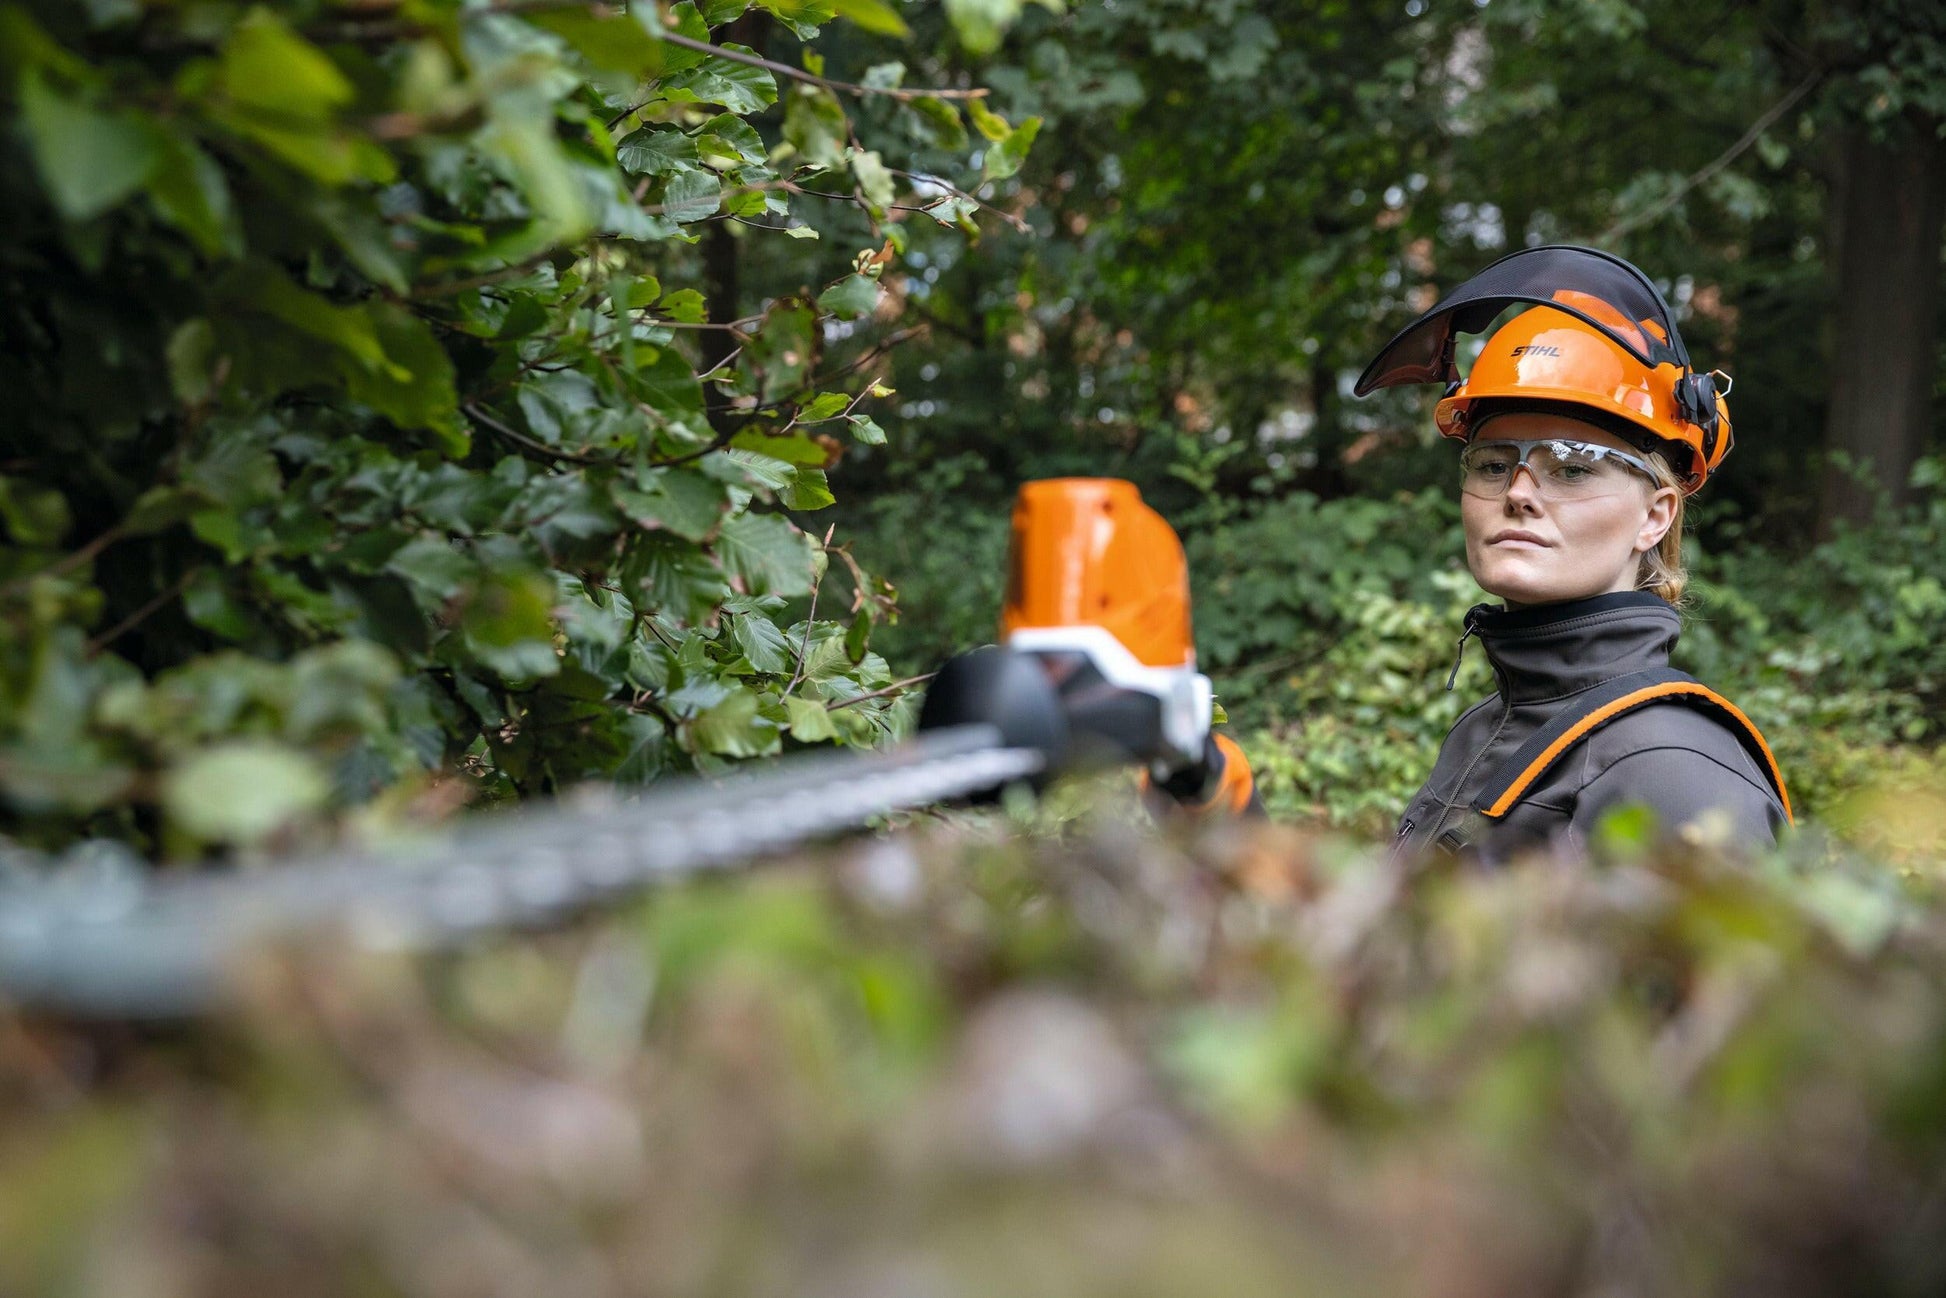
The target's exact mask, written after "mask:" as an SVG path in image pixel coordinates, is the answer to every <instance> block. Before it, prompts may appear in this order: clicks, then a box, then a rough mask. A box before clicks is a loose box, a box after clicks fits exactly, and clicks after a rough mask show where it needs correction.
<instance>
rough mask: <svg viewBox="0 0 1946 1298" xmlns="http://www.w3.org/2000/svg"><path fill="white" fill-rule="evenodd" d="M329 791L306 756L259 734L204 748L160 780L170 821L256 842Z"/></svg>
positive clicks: (205, 835) (212, 839) (198, 833)
mask: <svg viewBox="0 0 1946 1298" xmlns="http://www.w3.org/2000/svg"><path fill="white" fill-rule="evenodd" d="M330 796H331V782H330V781H329V780H328V779H326V778H325V775H324V773H323V772H322V771H320V770H319V769H318V767H317V764H316V763H315V762H313V761H312V760H311V758H310V757H308V756H307V755H305V754H304V753H302V752H299V751H298V750H297V749H295V748H290V747H288V746H286V745H283V744H277V743H270V742H266V741H263V740H239V741H236V742H232V743H225V744H219V745H217V746H215V747H213V748H208V749H205V750H204V751H202V752H200V753H198V754H197V755H196V756H194V757H192V758H191V759H190V760H189V761H187V762H185V763H184V764H183V765H181V766H179V767H177V768H176V769H175V770H173V771H171V772H170V773H169V775H168V777H167V778H166V779H165V780H164V781H163V785H162V806H163V810H164V811H165V812H166V813H167V814H168V816H169V821H170V824H171V826H172V827H173V828H175V829H177V830H179V831H180V832H182V833H184V834H187V835H188V836H189V837H191V838H193V839H195V840H197V841H199V842H205V843H236V844H249V843H257V842H261V841H263V840H264V839H266V838H269V837H270V836H271V835H272V834H275V833H276V832H277V831H278V830H280V829H283V828H285V827H286V826H288V825H290V824H291V823H292V822H293V821H296V820H298V819H299V818H300V817H303V816H306V815H309V814H310V813H312V812H315V811H317V810H319V809H320V808H322V807H323V806H324V804H325V802H326V801H327V800H328V799H329V798H330Z"/></svg>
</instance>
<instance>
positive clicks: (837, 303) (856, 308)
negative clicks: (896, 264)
mask: <svg viewBox="0 0 1946 1298" xmlns="http://www.w3.org/2000/svg"><path fill="white" fill-rule="evenodd" d="M880 292H881V290H880V288H879V285H878V281H877V280H875V279H871V278H868V277H867V276H864V275H847V276H845V277H844V278H843V279H841V280H839V281H838V282H837V283H836V284H833V285H832V286H831V287H830V288H827V289H826V290H824V292H822V293H820V294H818V306H819V308H820V309H821V310H825V311H829V312H831V313H832V314H834V315H836V316H837V317H838V318H839V319H840V320H857V319H860V318H861V317H864V316H868V315H870V314H871V313H872V312H873V311H875V310H877V309H878V299H879V293H880Z"/></svg>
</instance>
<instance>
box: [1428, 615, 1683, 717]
mask: <svg viewBox="0 0 1946 1298" xmlns="http://www.w3.org/2000/svg"><path fill="white" fill-rule="evenodd" d="M1466 628H1467V630H1468V631H1469V632H1471V633H1472V634H1474V635H1477V636H1479V638H1480V643H1481V645H1482V646H1484V647H1485V649H1486V654H1487V659H1488V661H1489V662H1490V663H1491V664H1492V665H1493V674H1494V678H1495V680H1496V681H1498V682H1499V686H1500V696H1501V697H1502V698H1503V699H1505V700H1506V701H1507V702H1508V703H1510V704H1519V703H1539V702H1545V701H1547V700H1550V699H1558V698H1561V697H1563V696H1565V695H1569V694H1575V693H1579V692H1580V691H1581V690H1585V689H1587V688H1588V687H1590V686H1593V685H1599V684H1601V683H1602V682H1603V681H1607V680H1612V679H1614V678H1615V677H1617V676H1622V675H1625V674H1627V673H1629V672H1637V671H1642V670H1645V669H1647V668H1651V667H1666V666H1668V665H1669V651H1670V650H1672V649H1674V648H1675V647H1676V640H1677V638H1678V637H1679V636H1681V634H1682V618H1681V616H1680V615H1678V614H1677V612H1676V610H1675V609H1674V608H1672V607H1671V606H1670V605H1669V603H1668V602H1667V601H1666V600H1664V599H1662V598H1661V597H1660V596H1657V595H1652V594H1650V593H1649V592H1648V591H1641V590H1630V591H1619V592H1617V593H1615V594H1611V595H1595V596H1591V597H1590V598H1588V599H1575V600H1566V601H1563V602H1561V603H1559V604H1537V605H1534V606H1533V607H1530V608H1523V609H1514V610H1509V609H1504V608H1501V607H1499V606H1497V605H1492V604H1476V605H1474V606H1473V608H1472V609H1471V610H1470V611H1469V612H1468V613H1467V615H1466Z"/></svg>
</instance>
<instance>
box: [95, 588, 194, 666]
mask: <svg viewBox="0 0 1946 1298" xmlns="http://www.w3.org/2000/svg"><path fill="white" fill-rule="evenodd" d="M201 571H202V569H201V568H191V569H190V570H189V571H188V572H185V573H184V574H183V575H182V576H180V577H178V578H176V580H175V581H174V583H172V584H171V585H170V587H169V588H168V589H167V590H165V591H161V592H159V593H158V594H156V595H155V596H154V597H153V598H151V599H150V600H148V601H147V602H146V603H144V604H143V605H142V607H140V608H138V609H136V610H135V611H134V612H133V613H130V614H129V615H128V616H127V617H125V618H123V619H122V620H121V621H119V622H117V623H116V624H115V625H114V626H112V627H109V628H108V629H107V630H106V631H103V632H102V633H101V634H100V635H98V636H96V637H95V638H94V639H92V640H90V641H88V643H87V644H86V645H84V646H83V647H82V650H81V652H82V656H83V657H87V658H92V657H94V656H95V655H96V654H98V653H100V652H101V651H102V650H103V649H105V648H107V647H108V646H109V645H111V644H113V643H114V642H115V641H117V640H119V639H121V638H122V636H124V635H126V634H127V633H128V632H130V631H133V630H134V629H135V628H136V627H138V626H140V625H141V624H142V623H144V622H146V621H148V620H149V618H151V617H153V616H154V615H155V612H156V610H157V609H159V608H161V607H162V606H163V605H165V604H167V603H168V602H169V601H170V600H172V599H175V598H176V597H177V596H179V595H181V594H182V593H183V592H184V591H185V590H188V589H189V583H190V582H191V581H192V580H194V578H195V576H196V574H197V573H199V572H201Z"/></svg>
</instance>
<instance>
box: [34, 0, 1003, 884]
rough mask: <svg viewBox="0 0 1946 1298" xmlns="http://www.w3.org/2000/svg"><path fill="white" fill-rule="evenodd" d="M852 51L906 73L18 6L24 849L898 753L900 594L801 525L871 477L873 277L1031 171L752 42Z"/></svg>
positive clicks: (231, 7)
mask: <svg viewBox="0 0 1946 1298" xmlns="http://www.w3.org/2000/svg"><path fill="white" fill-rule="evenodd" d="M834 11H835V12H837V13H842V14H843V15H845V16H846V17H847V18H849V19H850V20H852V21H854V22H856V23H858V24H860V25H862V26H863V27H865V28H868V29H871V30H874V31H879V32H886V33H892V34H897V33H899V32H901V31H903V24H902V22H901V20H900V19H899V17H898V15H897V14H896V12H894V11H893V10H891V9H890V8H888V7H887V6H886V5H884V4H883V3H880V2H879V0H832V3H829V4H827V3H824V2H823V0H806V2H801V3H800V2H799V0H789V2H786V0H775V2H774V3H766V4H765V5H764V7H762V8H756V9H751V10H749V11H748V12H747V13H746V9H745V5H744V4H743V3H742V0H709V2H708V3H706V4H704V5H702V6H701V7H698V6H697V5H695V4H692V3H687V2H685V3H678V4H675V5H673V6H661V7H659V6H657V5H653V4H647V3H643V4H637V5H633V6H630V7H628V9H627V11H626V12H623V11H622V10H620V9H611V8H609V7H605V6H593V5H560V4H547V3H540V4H525V3H511V4H493V5H462V4H460V3H458V0H410V2H408V3H400V4H377V5H372V4H362V5H344V4H334V3H326V2H324V0H304V2H293V3H285V4H277V5H264V4H255V5H245V4H230V3H210V4H195V5H182V6H151V5H139V4H135V3H112V2H110V3H96V4H89V5H70V4H66V3H39V4H28V5H22V4H9V5H7V6H4V7H0V29H4V36H5V41H4V49H5V84H4V90H0V93H4V95H5V97H6V106H7V110H8V114H9V117H10V128H11V129H9V130H8V131H7V132H6V133H5V134H4V136H3V137H0V223H4V225H5V226H6V228H7V230H8V239H7V241H6V244H5V246H4V248H0V299H3V300H0V382H3V383H4V386H5V388H6V390H7V392H8V394H9V399H10V402H11V410H10V412H9V415H8V418H7V420H6V424H7V427H6V433H5V451H4V454H3V455H0V529H4V532H5V546H4V549H0V830H4V831H5V832H6V833H8V834H9V835H12V836H15V837H17V838H19V839H21V840H24V841H26V842H29V843H35V844H41V845H48V846H58V845H60V844H63V843H66V842H68V841H71V840H72V839H74V838H75V837H76V836H77V835H80V834H92V835H99V836H108V837H116V838H122V839H125V840H127V841H130V842H132V843H134V844H135V845H137V846H138V847H140V848H144V849H149V850H158V849H159V850H162V851H166V852H171V853H190V852H194V851H196V850H198V849H200V848H202V847H204V846H206V845H211V844H219V845H220V844H249V843H257V842H261V841H263V840H265V839H266V837H267V836H270V835H272V834H274V833H277V832H278V831H281V830H286V829H288V828H289V827H291V826H292V825H293V824H297V823H302V821H303V820H304V818H305V817H307V816H309V815H311V814H312V813H315V812H318V811H320V810H324V809H328V808H331V807H337V806H343V805H346V804H351V803H357V802H361V801H364V800H366V799H369V798H371V797H372V796H373V795H375V794H379V793H389V794H390V795H391V796H392V797H393V798H394V800H398V799H403V798H406V797H409V796H411V795H412V794H413V793H414V791H415V789H417V788H419V787H422V786H423V784H424V783H425V780H426V778H427V777H428V776H433V775H445V774H448V773H451V772H454V771H456V770H457V771H461V772H463V774H464V777H465V779H466V780H467V781H468V786H469V787H468V788H467V789H466V790H463V791H462V792H461V794H460V796H461V797H462V798H465V797H472V796H478V795H484V796H487V797H497V796H507V795H512V794H525V793H533V792H542V791H550V790H553V789H556V788H558V787H560V786H562V785H563V784H566V783H569V782H572V781H576V780H580V779H585V778H595V777H602V778H615V779H621V780H624V781H634V780H641V779H645V778H648V777H651V776H653V775H654V774H656V773H657V772H660V771H662V770H664V769H667V768H670V767H678V768H681V767H689V766H709V765H711V764H713V763H715V764H720V762H721V761H723V760H725V759H734V758H743V757H751V756H757V755H762V754H768V753H775V752H777V751H779V749H780V748H781V747H783V746H786V745H796V744H817V743H830V742H837V743H869V742H872V741H874V740H876V739H878V738H880V737H882V736H883V735H884V734H885V733H887V730H888V728H889V727H891V726H892V725H893V724H895V720H896V718H895V715H894V714H895V709H897V708H898V707H899V706H900V704H901V700H900V698H899V691H898V690H897V689H888V688H887V687H888V686H891V685H892V684H893V682H892V678H891V677H890V676H889V675H888V674H887V671H886V667H885V664H884V662H883V660H882V659H881V658H879V657H878V656H877V655H875V654H873V653H872V652H871V651H870V648H869V644H868V641H869V635H870V630H871V626H872V623H873V622H874V621H875V620H876V619H877V618H879V617H880V616H882V615H883V613H884V612H885V610H886V609H887V608H888V607H889V605H888V601H887V598H886V589H885V586H884V584H883V582H881V581H880V580H879V579H877V578H875V577H873V576H871V575H870V574H868V573H866V572H864V571H863V570H861V569H860V568H859V567H858V566H857V565H856V564H855V563H853V562H852V561H851V559H850V556H849V554H848V553H847V552H846V550H845V549H844V547H843V545H842V544H841V543H835V544H832V545H826V544H823V543H822V542H821V540H820V537H824V538H825V539H827V540H828V539H829V537H828V531H827V529H823V528H818V527H816V525H815V523H814V522H813V521H812V516H814V515H815V512H816V511H818V510H820V509H822V508H823V507H825V506H826V505H828V504H830V503H831V500H832V492H831V490H830V486H829V483H828V479H827V476H826V475H827V470H829V469H830V468H831V467H832V466H834V465H835V464H836V463H837V462H838V460H839V459H840V458H841V457H842V456H843V455H844V454H845V452H846V450H847V448H848V447H851V446H854V445H872V444H878V443H882V442H883V441H884V440H885V437H884V433H883V432H882V431H881V429H880V427H879V425H878V424H877V423H876V422H875V421H874V419H873V411H874V410H875V409H876V408H877V404H878V402H880V401H881V400H882V399H883V398H884V397H885V396H887V395H888V394H889V390H888V389H886V388H885V387H883V386H881V385H879V384H878V382H877V377H878V374H879V369H880V366H879V363H878V358H879V356H880V354H881V351H882V349H883V347H884V346H885V345H886V343H887V341H888V335H889V334H890V333H891V332H892V329H893V327H894V326H895V325H896V324H897V319H898V314H899V310H898V304H897V302H896V301H893V300H889V299H888V295H887V294H886V292H885V290H884V287H883V285H882V284H881V279H882V278H883V276H884V274H885V268H886V267H887V266H890V265H896V264H897V262H898V259H899V257H900V255H901V253H902V252H903V251H904V250H905V249H906V248H907V247H908V243H909V241H911V240H912V239H913V238H914V237H915V236H913V235H912V234H911V233H910V232H911V231H912V229H913V228H914V227H926V231H922V232H920V233H919V234H918V235H917V236H916V238H917V240H918V242H919V243H920V244H921V245H923V244H924V243H925V242H926V241H927V240H932V241H934V242H937V241H939V240H940V239H942V238H944V239H958V238H960V237H963V236H962V231H966V232H973V233H977V230H978V226H977V217H976V213H977V211H978V203H977V202H976V201H975V200H973V199H972V198H970V197H969V196H967V194H966V192H965V191H964V190H962V189H960V188H959V187H958V185H957V184H956V183H955V178H957V180H959V181H961V182H963V183H965V184H967V185H973V186H978V185H982V184H985V185H993V184H1001V183H1004V182H1005V181H1006V180H1007V178H1008V177H1009V176H1011V175H1012V174H1013V172H1014V171H1015V170H1017V169H1018V167H1019V166H1020V163H1021V160H1022V157H1023V155H1024V152H1025V150H1026V148H1027V146H1028V144H1029V143H1030V142H1031V141H1032V139H1033V135H1034V123H1032V122H1031V121H1030V122H1026V123H1023V124H1021V125H1020V126H1019V127H1018V128H1015V127H1014V126H1012V125H1010V124H1009V123H1008V122H1006V121H1004V120H1003V119H1001V118H1000V117H999V116H997V115H996V114H994V113H992V112H991V111H989V110H987V109H986V108H985V107H984V106H983V105H982V104H981V103H980V102H979V99H978V93H979V92H968V91H966V90H963V89H962V90H950V89H949V90H943V91H941V93H940V95H934V94H931V93H927V92H925V91H923V90H914V89H909V88H902V82H903V78H904V69H903V68H902V66H901V65H900V64H899V63H897V62H896V61H890V60H888V61H883V62H879V63H876V64H874V65H873V66H871V67H869V68H865V67H862V66H860V67H849V66H848V67H844V68H836V67H834V68H832V69H830V71H831V73H832V76H831V77H830V78H827V77H825V76H824V75H823V71H824V70H825V64H824V62H823V60H822V58H821V57H820V56H819V55H818V54H817V53H816V52H815V51H814V50H813V49H811V48H810V47H808V46H807V47H804V48H803V49H802V51H801V57H800V55H799V54H798V53H792V54H791V55H790V56H789V58H790V61H789V62H788V63H779V62H775V61H773V60H770V59H767V58H765V57H763V56H761V55H759V54H757V53H756V52H755V51H753V50H752V49H751V48H750V46H749V45H748V44H746V43H743V41H747V40H753V39H755V40H762V39H766V38H768V39H770V40H771V41H772V42H773V43H775V44H778V45H786V46H791V47H795V46H796V45H797V43H798V40H799V39H805V40H808V39H809V38H810V37H812V36H814V35H815V34H816V33H817V31H818V26H819V24H821V23H825V22H827V21H829V20H831V19H833V17H834ZM738 37H742V38H743V41H740V40H739V39H737V38H738ZM800 63H801V67H800V66H799V65H800ZM841 74H842V75H841ZM942 96H943V97H942ZM860 101H872V102H870V104H869V108H868V109H865V108H858V107H854V108H852V109H848V107H847V105H848V104H854V105H856V104H857V103H859V102H860ZM969 115H970V119H971V124H972V127H973V128H974V129H971V130H969V127H968V121H967V118H968V116H969ZM854 116H857V117H858V119H859V124H860V125H865V126H868V127H869V129H870V132H871V134H870V138H869V140H866V139H864V138H861V133H860V130H859V129H855V127H854V120H853V118H854ZM867 119H869V120H867ZM868 146H869V147H868ZM806 207H808V208H809V210H808V211H804V210H802V209H804V208H806ZM834 211H838V212H845V213H847V214H854V215H850V219H849V223H848V224H847V223H841V222H834V220H833V218H832V213H833V212H834ZM807 217H808V218H809V219H808V220H807V219H806V218H807ZM821 226H822V227H823V228H824V229H827V230H830V231H832V232H833V233H834V234H835V235H836V236H837V237H839V238H841V239H844V240H847V241H848V242H846V244H845V246H844V247H843V248H842V249H840V250H835V251H834V252H832V253H830V254H825V255H824V256H825V259H826V260H828V262H829V263H830V264H829V265H826V264H824V263H823V262H821V261H820V254H818V253H817V252H816V251H815V249H816V244H815V242H807V241H815V240H817V239H818V236H819V234H820V227H821ZM766 244H774V245H776V246H777V248H779V249H783V250H786V251H783V252H776V251H768V250H767V251H766V252H765V254H764V255H765V256H767V257H768V259H769V260H768V262H767V263H766V265H767V266H769V267H770V278H771V279H773V280H777V281H779V282H778V284H777V285H776V287H775V288H774V289H767V291H765V292H764V293H763V295H762V296H761V298H759V297H757V296H756V295H754V294H751V293H748V292H745V293H743V294H742V295H739V280H738V276H737V270H738V266H739V262H740V260H742V259H743V258H744V257H745V256H746V249H747V248H748V247H749V246H752V245H766ZM861 249H862V250H861ZM780 259H781V260H780ZM780 266H781V267H782V269H780ZM800 520H801V521H802V526H800Z"/></svg>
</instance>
